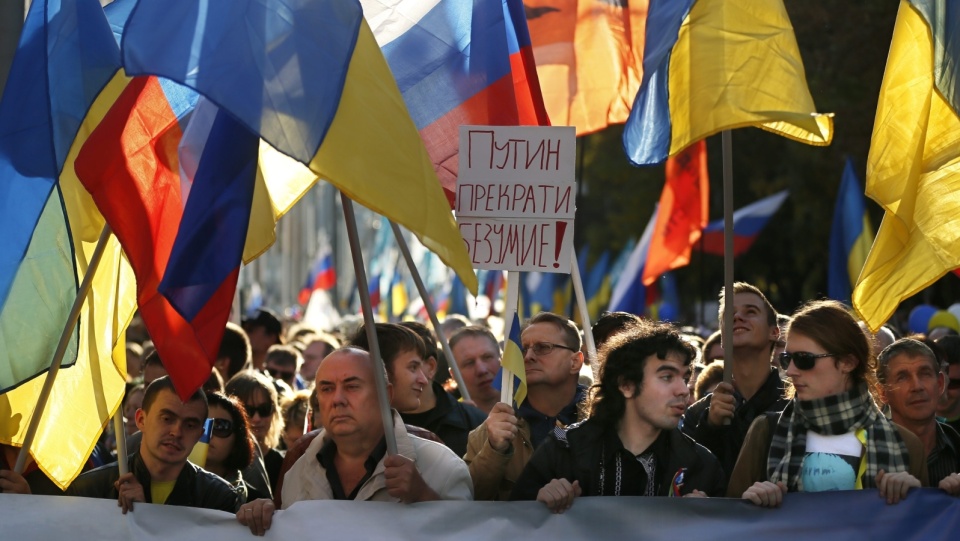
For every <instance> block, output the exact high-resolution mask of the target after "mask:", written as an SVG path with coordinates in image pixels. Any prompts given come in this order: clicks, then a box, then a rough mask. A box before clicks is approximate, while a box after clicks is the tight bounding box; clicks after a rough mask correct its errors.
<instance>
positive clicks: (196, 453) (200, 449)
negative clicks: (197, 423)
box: [187, 419, 213, 468]
mask: <svg viewBox="0 0 960 541" xmlns="http://www.w3.org/2000/svg"><path fill="white" fill-rule="evenodd" d="M211 436H213V419H207V420H206V421H204V422H203V434H201V435H200V441H198V442H197V443H196V444H195V445H194V446H193V450H192V451H190V456H189V457H187V460H189V461H190V462H192V463H194V464H196V465H197V466H200V467H201V468H206V467H207V452H209V451H210V437H211Z"/></svg>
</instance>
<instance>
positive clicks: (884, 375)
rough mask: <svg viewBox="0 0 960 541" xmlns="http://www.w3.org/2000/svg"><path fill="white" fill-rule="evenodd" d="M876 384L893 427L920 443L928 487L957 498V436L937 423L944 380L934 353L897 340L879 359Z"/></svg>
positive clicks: (906, 340) (920, 345)
mask: <svg viewBox="0 0 960 541" xmlns="http://www.w3.org/2000/svg"><path fill="white" fill-rule="evenodd" d="M877 380H878V381H879V382H880V396H881V399H882V401H883V402H885V403H886V404H888V405H889V406H890V413H891V414H892V418H893V422H895V423H897V424H898V425H900V426H902V427H904V428H906V429H908V430H909V431H911V432H913V433H914V434H916V435H917V437H918V438H920V441H921V442H922V443H923V447H924V451H925V452H926V455H927V473H928V476H929V481H930V484H931V485H934V484H939V486H940V488H941V489H943V490H945V491H947V492H949V493H950V494H953V495H954V496H957V495H960V475H958V473H957V472H958V471H960V434H958V433H957V431H956V430H954V429H953V428H952V427H950V426H949V425H945V424H943V423H939V422H937V418H936V414H937V404H938V403H939V401H940V395H941V393H942V392H943V384H944V376H943V373H942V372H941V371H940V365H939V362H938V361H937V357H936V355H935V354H934V352H933V350H931V349H930V348H929V347H927V345H926V344H924V343H923V342H920V341H919V340H914V339H912V338H901V339H900V340H897V341H896V342H894V343H893V344H891V345H889V346H887V347H886V348H885V349H884V350H883V351H882V352H880V355H879V356H878V357H877Z"/></svg>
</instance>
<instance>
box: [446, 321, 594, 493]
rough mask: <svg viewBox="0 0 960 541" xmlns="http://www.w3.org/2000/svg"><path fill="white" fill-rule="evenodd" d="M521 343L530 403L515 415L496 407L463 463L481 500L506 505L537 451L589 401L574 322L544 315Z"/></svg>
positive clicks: (501, 405)
mask: <svg viewBox="0 0 960 541" xmlns="http://www.w3.org/2000/svg"><path fill="white" fill-rule="evenodd" d="M520 341H521V346H522V348H523V360H524V367H525V369H526V380H527V398H526V400H524V402H523V404H519V406H518V408H517V409H516V410H514V408H513V407H512V406H511V405H509V404H504V403H502V402H500V403H497V404H496V405H494V406H493V409H492V410H491V411H490V414H489V416H488V417H487V419H486V421H484V423H483V424H482V425H480V426H479V427H477V428H476V429H474V430H473V431H472V432H471V433H470V436H469V438H468V443H467V454H466V455H464V457H463V459H464V461H466V463H467V464H468V465H469V466H470V476H471V478H472V479H473V486H474V497H475V498H476V499H478V500H508V499H509V498H510V492H511V490H512V489H513V485H514V483H515V482H516V480H517V478H519V477H520V473H521V472H522V471H523V468H524V466H525V465H526V464H527V461H529V460H530V457H531V456H533V452H534V450H535V449H536V448H537V447H538V446H539V445H540V443H541V442H543V441H544V440H545V439H546V437H547V435H548V434H550V433H552V432H554V431H555V430H558V429H562V428H563V427H565V426H566V425H569V424H571V423H574V422H576V421H577V420H578V417H579V404H580V402H581V401H582V400H583V398H584V397H585V396H586V388H585V387H583V386H581V385H578V379H579V375H580V367H581V366H582V365H583V353H581V352H580V347H581V339H580V330H579V329H578V328H577V326H576V325H575V324H574V323H573V322H572V321H570V320H569V319H567V318H565V317H563V316H559V315H557V314H553V313H550V312H541V313H539V314H537V315H536V316H534V317H533V318H531V319H530V320H529V322H528V323H527V326H526V327H525V328H524V329H523V331H522V332H521V333H520Z"/></svg>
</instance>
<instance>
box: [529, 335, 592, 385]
mask: <svg viewBox="0 0 960 541" xmlns="http://www.w3.org/2000/svg"><path fill="white" fill-rule="evenodd" d="M565 338H566V337H565V335H564V333H563V330H561V329H560V327H558V326H556V325H554V324H553V323H534V324H533V325H530V326H529V327H527V328H526V329H524V330H523V332H522V333H521V334H520V343H521V345H522V346H523V348H524V349H525V350H526V353H525V354H524V356H523V361H524V368H526V372H527V386H528V387H530V386H532V385H551V386H555V385H562V384H563V383H565V382H568V381H570V379H571V377H573V378H576V377H577V374H579V372H580V365H581V364H582V363H583V360H582V354H581V353H580V352H579V351H570V350H569V349H565V347H554V348H553V351H551V352H550V353H547V354H545V355H537V354H536V353H535V352H534V350H533V347H532V346H534V345H535V344H554V345H558V346H567V345H568V344H567V342H566V339H565Z"/></svg>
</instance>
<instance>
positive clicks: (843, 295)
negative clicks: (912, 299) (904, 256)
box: [827, 158, 873, 302]
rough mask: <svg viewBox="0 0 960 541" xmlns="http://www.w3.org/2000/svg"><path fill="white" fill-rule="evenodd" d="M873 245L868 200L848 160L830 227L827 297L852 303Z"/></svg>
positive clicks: (850, 161) (848, 159)
mask: <svg viewBox="0 0 960 541" xmlns="http://www.w3.org/2000/svg"><path fill="white" fill-rule="evenodd" d="M871 244H873V230H872V228H871V227H870V218H869V217H868V216H867V207H866V201H865V200H864V197H863V190H862V189H861V188H860V181H859V180H857V175H856V173H854V172H853V161H852V160H850V158H847V164H846V166H845V167H844V168H843V179H842V180H841V181H840V191H839V192H838V193H837V204H836V206H835V207H834V209H833V226H832V227H831V228H830V265H829V266H828V269H829V270H828V271H827V295H828V296H829V297H830V298H832V299H836V300H838V301H843V302H850V294H851V293H852V292H853V286H854V285H856V283H857V278H859V277H860V270H861V269H863V264H864V263H865V262H866V261H867V254H869V253H870V246H871Z"/></svg>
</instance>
